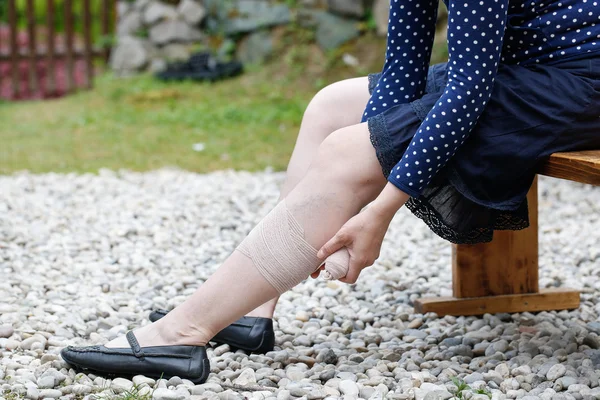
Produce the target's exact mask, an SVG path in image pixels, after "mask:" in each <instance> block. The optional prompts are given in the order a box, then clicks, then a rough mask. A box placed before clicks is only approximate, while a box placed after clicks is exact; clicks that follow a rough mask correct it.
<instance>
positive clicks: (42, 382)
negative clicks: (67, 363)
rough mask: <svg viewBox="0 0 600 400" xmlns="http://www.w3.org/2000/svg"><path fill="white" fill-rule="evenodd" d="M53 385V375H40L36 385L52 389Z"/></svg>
mask: <svg viewBox="0 0 600 400" xmlns="http://www.w3.org/2000/svg"><path fill="white" fill-rule="evenodd" d="M54 385H55V381H54V377H53V376H41V377H39V378H38V380H37V386H38V388H40V389H52V388H53V387H54Z"/></svg>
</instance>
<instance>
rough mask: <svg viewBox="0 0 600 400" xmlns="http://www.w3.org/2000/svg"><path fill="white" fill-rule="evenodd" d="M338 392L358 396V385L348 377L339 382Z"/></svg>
mask: <svg viewBox="0 0 600 400" xmlns="http://www.w3.org/2000/svg"><path fill="white" fill-rule="evenodd" d="M339 388H340V392H341V393H342V394H344V395H347V396H358V394H359V389H358V385H357V384H356V383H355V382H354V381H351V380H349V379H346V380H343V381H341V382H340V386H339Z"/></svg>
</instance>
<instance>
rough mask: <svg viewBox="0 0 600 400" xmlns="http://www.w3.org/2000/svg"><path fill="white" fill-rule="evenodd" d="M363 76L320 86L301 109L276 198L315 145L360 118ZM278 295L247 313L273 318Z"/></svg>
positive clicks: (302, 170)
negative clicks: (295, 135) (301, 113)
mask: <svg viewBox="0 0 600 400" xmlns="http://www.w3.org/2000/svg"><path fill="white" fill-rule="evenodd" d="M368 84H369V81H368V79H367V78H366V77H363V78H354V79H346V80H344V81H340V82H336V83H334V84H332V85H329V86H327V87H325V88H324V89H322V90H321V91H320V92H319V93H317V95H316V96H315V97H314V98H313V99H312V100H311V102H310V104H309V105H308V107H307V108H306V111H305V112H304V117H303V118H302V125H301V126H300V133H299V134H298V139H297V140H296V146H295V147H294V152H293V153H292V157H291V159H290V162H289V164H288V169H287V173H286V178H285V182H284V184H283V188H282V189H281V194H280V196H279V200H282V199H284V198H285V197H286V196H287V195H288V194H289V193H290V192H291V190H292V189H294V188H295V187H296V185H297V184H298V182H300V180H301V179H302V178H303V177H304V176H305V175H306V172H307V171H308V167H309V166H310V163H311V162H312V161H313V159H314V157H315V155H316V154H317V149H318V148H319V146H320V145H321V143H323V140H325V138H327V136H329V135H330V134H331V133H332V132H335V131H337V130H338V129H342V128H345V127H347V126H351V125H356V124H358V123H359V122H360V119H361V116H362V113H363V111H364V108H365V104H367V101H368V100H369V90H368ZM278 299H279V297H276V298H274V299H272V300H270V301H268V302H266V303H265V304H263V305H261V306H259V307H257V308H256V309H254V310H252V311H250V312H249V313H248V314H247V315H248V316H250V317H263V318H273V313H274V312H275V306H276V305H277V301H278Z"/></svg>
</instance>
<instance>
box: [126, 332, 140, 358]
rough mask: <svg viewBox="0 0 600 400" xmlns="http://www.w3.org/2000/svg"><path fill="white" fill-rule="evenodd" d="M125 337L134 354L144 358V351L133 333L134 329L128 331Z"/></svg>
mask: <svg viewBox="0 0 600 400" xmlns="http://www.w3.org/2000/svg"><path fill="white" fill-rule="evenodd" d="M125 337H126V338H127V341H128V342H129V345H130V346H131V350H132V351H133V355H134V356H136V357H137V358H144V351H143V350H142V348H141V347H140V344H139V343H138V341H137V338H136V337H135V335H134V334H133V331H129V332H127V334H125Z"/></svg>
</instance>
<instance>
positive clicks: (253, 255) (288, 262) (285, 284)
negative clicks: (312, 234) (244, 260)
mask: <svg viewBox="0 0 600 400" xmlns="http://www.w3.org/2000/svg"><path fill="white" fill-rule="evenodd" d="M236 250H238V251H239V252H241V253H242V254H244V255H245V256H246V257H248V258H250V259H251V260H252V262H253V263H254V266H255V267H256V268H257V269H258V271H259V272H260V274H261V275H262V276H263V277H264V278H265V279H266V280H267V282H269V284H270V285H271V286H273V287H274V288H275V290H277V292H279V293H280V294H281V293H284V292H286V291H288V290H290V289H291V288H293V287H294V286H296V285H297V284H299V283H300V282H302V281H303V280H304V279H306V278H307V277H308V276H309V275H310V274H311V273H313V272H314V271H316V270H317V269H318V268H319V267H320V266H321V265H323V263H321V262H319V259H318V258H317V251H318V250H317V249H315V248H314V247H312V246H311V245H310V243H308V242H307V241H306V240H305V239H304V229H302V226H301V225H300V224H299V223H298V221H297V220H296V219H295V218H294V216H293V215H292V214H291V213H290V211H289V210H288V208H287V207H286V205H285V200H284V201H281V202H280V203H279V204H277V206H275V208H274V209H273V210H272V211H271V212H270V213H269V214H267V216H266V217H265V218H264V219H263V220H262V221H261V222H260V223H259V224H258V225H256V227H255V228H254V229H252V231H250V233H249V234H248V236H247V237H246V238H245V239H244V240H243V241H242V243H240V245H239V246H238V247H237V249H236ZM349 260H350V256H349V255H348V251H347V250H346V248H343V249H342V250H339V251H338V252H336V253H334V254H332V255H331V256H330V257H329V258H327V259H326V260H325V263H324V264H325V271H324V274H323V275H324V277H325V279H329V280H333V279H339V278H342V277H344V276H346V274H347V273H348V262H349Z"/></svg>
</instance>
